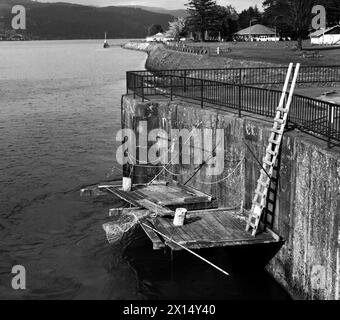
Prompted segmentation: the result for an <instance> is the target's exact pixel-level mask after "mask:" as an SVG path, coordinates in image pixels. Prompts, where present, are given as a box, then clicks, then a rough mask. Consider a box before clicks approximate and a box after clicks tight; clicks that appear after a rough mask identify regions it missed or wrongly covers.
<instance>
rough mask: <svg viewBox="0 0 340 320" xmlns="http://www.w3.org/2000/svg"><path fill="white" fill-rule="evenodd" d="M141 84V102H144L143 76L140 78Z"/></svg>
mask: <svg viewBox="0 0 340 320" xmlns="http://www.w3.org/2000/svg"><path fill="white" fill-rule="evenodd" d="M141 79H142V83H141V88H142V102H144V100H145V98H144V76H142V77H141Z"/></svg>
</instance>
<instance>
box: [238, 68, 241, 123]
mask: <svg viewBox="0 0 340 320" xmlns="http://www.w3.org/2000/svg"><path fill="white" fill-rule="evenodd" d="M241 101H242V69H241V68H240V70H239V84H238V117H239V118H242V108H241Z"/></svg>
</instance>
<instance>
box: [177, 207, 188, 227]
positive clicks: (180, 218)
mask: <svg viewBox="0 0 340 320" xmlns="http://www.w3.org/2000/svg"><path fill="white" fill-rule="evenodd" d="M187 212H188V210H187V209H184V208H178V209H177V210H176V213H175V218H174V222H173V224H174V226H176V227H181V226H183V225H184V222H185V216H186V214H187Z"/></svg>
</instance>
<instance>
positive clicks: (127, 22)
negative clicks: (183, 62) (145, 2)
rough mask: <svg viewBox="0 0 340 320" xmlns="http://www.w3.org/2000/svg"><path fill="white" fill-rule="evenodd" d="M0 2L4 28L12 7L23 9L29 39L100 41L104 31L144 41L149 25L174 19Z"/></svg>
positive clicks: (125, 10)
mask: <svg viewBox="0 0 340 320" xmlns="http://www.w3.org/2000/svg"><path fill="white" fill-rule="evenodd" d="M0 1H1V4H0V19H1V17H3V18H2V20H3V21H4V22H5V23H4V24H5V26H7V29H9V28H10V21H11V17H12V15H11V7H12V6H13V5H17V4H23V5H24V6H25V8H26V11H27V30H26V31H25V32H23V33H24V34H25V35H26V36H27V37H29V38H31V39H99V38H103V36H104V32H107V33H108V37H110V38H144V37H145V36H146V34H147V29H148V27H149V26H151V25H152V24H160V25H161V26H163V28H167V26H168V24H169V22H170V21H172V20H173V19H174V17H173V16H172V15H170V14H163V13H157V12H151V11H146V10H143V9H141V8H132V7H115V6H112V7H91V6H83V5H77V4H69V3H39V2H35V1H31V0H0ZM0 22H1V21H0ZM0 31H1V30H0ZM0 33H1V32H0ZM20 33H22V32H20Z"/></svg>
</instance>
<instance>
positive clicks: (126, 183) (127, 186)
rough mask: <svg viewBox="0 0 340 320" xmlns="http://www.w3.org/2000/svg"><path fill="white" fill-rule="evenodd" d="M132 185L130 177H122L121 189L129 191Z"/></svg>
mask: <svg viewBox="0 0 340 320" xmlns="http://www.w3.org/2000/svg"><path fill="white" fill-rule="evenodd" d="M131 187H132V180H131V178H126V177H123V191H125V192H130V191H131Z"/></svg>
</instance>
